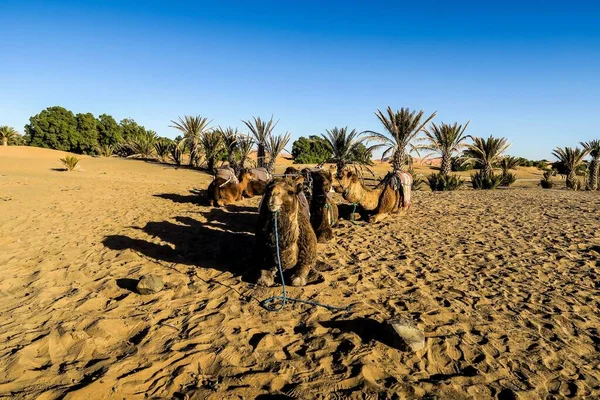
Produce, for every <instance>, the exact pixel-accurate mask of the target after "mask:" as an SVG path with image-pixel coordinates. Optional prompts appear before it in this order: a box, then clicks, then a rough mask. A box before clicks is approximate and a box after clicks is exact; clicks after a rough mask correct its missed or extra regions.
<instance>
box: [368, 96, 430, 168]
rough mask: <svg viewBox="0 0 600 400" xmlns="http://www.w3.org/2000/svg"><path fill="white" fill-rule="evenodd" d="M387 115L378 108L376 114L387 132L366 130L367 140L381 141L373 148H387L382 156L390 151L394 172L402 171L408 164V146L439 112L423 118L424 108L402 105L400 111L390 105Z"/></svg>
mask: <svg viewBox="0 0 600 400" xmlns="http://www.w3.org/2000/svg"><path fill="white" fill-rule="evenodd" d="M386 112H387V115H386V114H384V113H383V112H382V111H381V110H377V112H376V113H375V115H376V116H377V118H378V119H379V121H380V122H381V123H382V124H383V127H384V129H385V130H386V132H387V134H382V133H377V132H374V131H366V132H365V133H367V134H368V136H367V137H366V140H374V141H376V142H380V144H378V145H375V146H373V147H372V149H376V148H383V149H385V150H384V152H383V155H382V156H381V158H382V159H383V158H385V157H386V156H388V155H389V154H390V153H391V154H392V168H393V169H394V172H397V171H400V170H401V169H402V168H404V166H405V165H408V151H407V148H408V147H409V145H410V144H411V141H413V140H414V139H415V138H416V137H417V135H418V134H419V132H421V131H422V130H423V128H424V127H425V125H427V124H428V123H429V122H430V121H431V120H432V119H433V118H434V117H435V116H436V114H437V111H436V112H434V113H433V114H431V115H430V116H429V117H427V118H425V120H423V114H424V113H423V110H421V111H419V112H417V111H412V112H411V111H410V109H409V108H404V107H402V108H401V109H400V110H399V111H394V110H392V107H388V108H387V110H386Z"/></svg>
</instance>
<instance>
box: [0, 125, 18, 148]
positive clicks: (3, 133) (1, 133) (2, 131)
mask: <svg viewBox="0 0 600 400" xmlns="http://www.w3.org/2000/svg"><path fill="white" fill-rule="evenodd" d="M18 135H19V134H18V133H17V130H16V129H15V128H13V127H12V126H6V125H4V126H0V138H1V139H2V145H3V146H8V142H9V141H13V140H14V138H15V137H16V136H18Z"/></svg>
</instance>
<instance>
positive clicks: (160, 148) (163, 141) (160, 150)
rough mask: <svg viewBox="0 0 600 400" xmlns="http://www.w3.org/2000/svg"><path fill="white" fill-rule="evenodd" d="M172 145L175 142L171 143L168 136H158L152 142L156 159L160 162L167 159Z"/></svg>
mask: <svg viewBox="0 0 600 400" xmlns="http://www.w3.org/2000/svg"><path fill="white" fill-rule="evenodd" d="M174 145H175V144H174V143H173V141H172V140H171V139H168V138H159V139H158V140H157V141H156V142H155V143H154V151H155V152H156V155H157V156H158V159H159V160H160V161H161V162H166V161H167V159H168V158H169V153H170V151H171V146H174Z"/></svg>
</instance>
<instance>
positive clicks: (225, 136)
mask: <svg viewBox="0 0 600 400" xmlns="http://www.w3.org/2000/svg"><path fill="white" fill-rule="evenodd" d="M217 132H219V134H220V135H221V141H222V142H223V146H224V147H225V149H226V150H227V162H228V163H229V166H230V167H231V168H233V169H236V168H237V166H236V163H235V151H236V147H237V143H238V136H239V133H238V130H237V129H233V128H231V127H228V128H225V129H223V128H221V127H219V129H217Z"/></svg>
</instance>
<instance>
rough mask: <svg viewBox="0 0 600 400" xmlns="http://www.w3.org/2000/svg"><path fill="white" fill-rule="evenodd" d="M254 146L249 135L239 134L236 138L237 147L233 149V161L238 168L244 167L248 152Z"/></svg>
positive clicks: (248, 156) (248, 155)
mask: <svg viewBox="0 0 600 400" xmlns="http://www.w3.org/2000/svg"><path fill="white" fill-rule="evenodd" d="M252 146H254V139H253V138H252V137H251V136H250V135H239V136H238V138H237V146H236V147H237V149H236V151H235V153H234V154H235V161H236V165H237V167H238V169H244V166H245V164H246V160H248V159H249V158H250V152H251V151H252Z"/></svg>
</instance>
